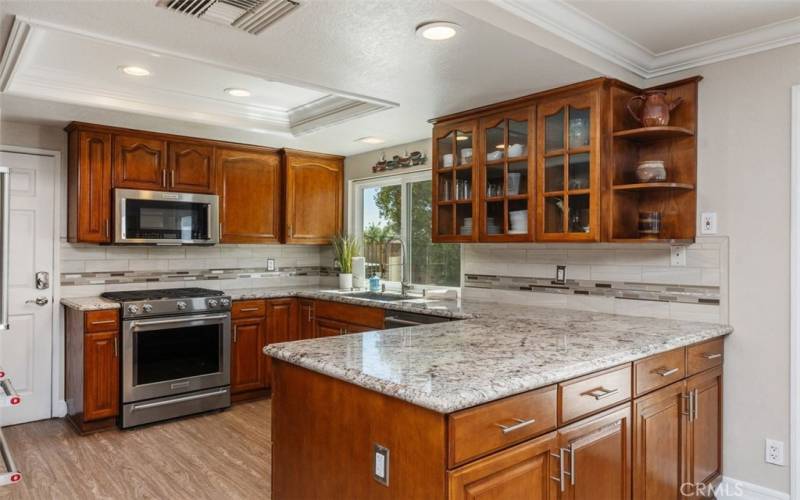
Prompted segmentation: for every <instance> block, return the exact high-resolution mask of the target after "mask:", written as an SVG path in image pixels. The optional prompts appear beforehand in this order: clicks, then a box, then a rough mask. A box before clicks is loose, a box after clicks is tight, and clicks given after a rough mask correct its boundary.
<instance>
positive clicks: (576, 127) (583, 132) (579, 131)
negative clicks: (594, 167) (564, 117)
mask: <svg viewBox="0 0 800 500" xmlns="http://www.w3.org/2000/svg"><path fill="white" fill-rule="evenodd" d="M589 124H590V121H589V108H586V109H579V108H574V107H572V106H570V107H569V147H570V149H575V148H582V147H584V146H588V145H589V131H590V125H589Z"/></svg>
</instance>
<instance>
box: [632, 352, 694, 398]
mask: <svg viewBox="0 0 800 500" xmlns="http://www.w3.org/2000/svg"><path fill="white" fill-rule="evenodd" d="M633 373H634V380H633V383H634V386H635V387H636V396H641V395H642V394H644V393H647V392H650V391H652V390H654V389H658V388H659V387H664V386H667V385H669V384H671V383H673V382H677V381H678V380H680V379H682V378H684V377H685V376H686V349H684V348H683V347H681V348H680V349H675V350H674V351H668V352H663V353H661V354H656V355H655V356H650V357H649V358H645V359H640V360H639V361H635V362H634V363H633Z"/></svg>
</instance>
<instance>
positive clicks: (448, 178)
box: [438, 172, 453, 201]
mask: <svg viewBox="0 0 800 500" xmlns="http://www.w3.org/2000/svg"><path fill="white" fill-rule="evenodd" d="M438 197H439V201H450V200H452V199H453V176H452V172H448V173H446V174H439V194H438Z"/></svg>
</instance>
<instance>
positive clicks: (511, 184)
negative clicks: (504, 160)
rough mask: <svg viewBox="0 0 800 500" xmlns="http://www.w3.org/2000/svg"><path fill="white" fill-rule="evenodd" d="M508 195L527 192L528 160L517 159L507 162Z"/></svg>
mask: <svg viewBox="0 0 800 500" xmlns="http://www.w3.org/2000/svg"><path fill="white" fill-rule="evenodd" d="M507 192H508V194H509V196H513V195H515V194H527V193H528V162H526V161H518V162H514V163H509V164H508V189H507Z"/></svg>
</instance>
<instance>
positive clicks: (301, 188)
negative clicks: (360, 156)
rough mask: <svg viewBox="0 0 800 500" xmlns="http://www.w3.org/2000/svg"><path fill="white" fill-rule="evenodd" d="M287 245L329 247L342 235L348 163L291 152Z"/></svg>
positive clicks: (288, 156)
mask: <svg viewBox="0 0 800 500" xmlns="http://www.w3.org/2000/svg"><path fill="white" fill-rule="evenodd" d="M284 161H285V164H286V168H285V172H286V212H285V219H286V237H285V238H284V241H285V242H286V243H307V244H315V245H318V244H327V243H329V242H330V240H331V238H332V237H333V236H334V235H336V234H337V233H340V232H341V231H342V217H343V214H342V193H343V190H344V186H343V183H342V178H343V171H344V162H343V158H342V157H339V156H329V155H316V154H313V153H305V152H300V151H291V150H287V151H285V153H284Z"/></svg>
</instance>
